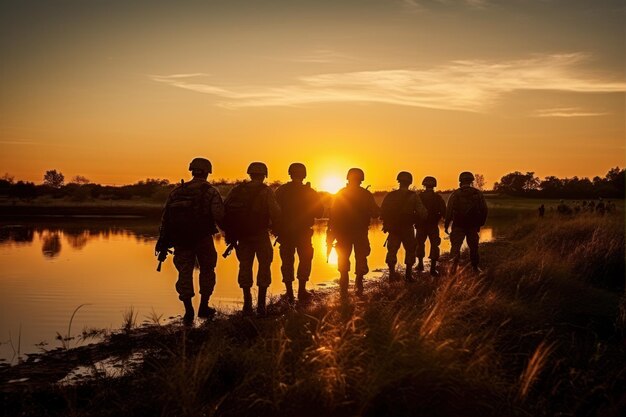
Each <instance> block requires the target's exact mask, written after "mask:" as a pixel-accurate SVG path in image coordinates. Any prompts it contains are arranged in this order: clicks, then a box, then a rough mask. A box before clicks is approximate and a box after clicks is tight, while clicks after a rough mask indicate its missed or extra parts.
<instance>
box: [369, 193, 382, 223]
mask: <svg viewBox="0 0 626 417" xmlns="http://www.w3.org/2000/svg"><path fill="white" fill-rule="evenodd" d="M369 200H370V217H371V218H373V219H377V218H378V217H380V207H378V204H376V200H375V199H374V194H372V193H369Z"/></svg>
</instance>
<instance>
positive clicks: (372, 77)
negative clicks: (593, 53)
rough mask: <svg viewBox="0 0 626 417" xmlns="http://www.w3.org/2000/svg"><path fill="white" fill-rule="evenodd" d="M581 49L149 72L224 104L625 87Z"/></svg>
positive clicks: (393, 100)
mask: <svg viewBox="0 0 626 417" xmlns="http://www.w3.org/2000/svg"><path fill="white" fill-rule="evenodd" d="M585 58H586V56H585V55H584V54H579V53H573V54H557V55H536V56H532V57H530V58H526V59H520V60H512V61H501V62H489V61H478V60H466V61H453V62H451V63H449V64H447V65H442V66H438V67H434V68H430V69H391V70H377V71H358V72H345V73H331V74H319V75H313V76H303V77H299V78H297V79H296V81H295V82H294V83H291V84H286V85H275V86H255V85H239V86H229V87H225V86H220V85H216V84H212V83H208V82H207V78H210V76H208V75H207V74H203V73H195V74H173V75H152V76H150V77H151V79H152V80H154V81H157V82H160V83H164V84H169V85H171V86H174V87H178V88H183V89H187V90H191V91H196V92H199V93H205V94H211V95H213V96H215V97H217V98H218V104H219V105H221V106H224V107H230V108H237V107H251V106H299V105H305V104H310V103H336V102H355V103H385V104H394V105H401V106H414V107H426V108H432V109H444V110H459V111H470V112H481V111H485V110H487V109H488V108H490V107H491V106H493V105H494V104H495V103H497V102H498V100H500V99H501V98H502V97H503V96H504V95H505V94H508V93H511V92H515V91H523V90H554V91H565V92H579V93H612V92H624V91H626V83H625V82H624V81H623V80H620V81H612V80H604V79H601V78H597V77H592V76H589V75H587V74H583V73H582V71H580V69H579V64H580V63H581V62H582V61H583V60H584V59H585Z"/></svg>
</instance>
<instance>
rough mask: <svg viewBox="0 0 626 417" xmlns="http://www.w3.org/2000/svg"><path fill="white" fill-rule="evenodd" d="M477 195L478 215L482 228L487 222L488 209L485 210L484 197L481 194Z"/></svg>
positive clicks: (485, 202)
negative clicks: (479, 215) (478, 198)
mask: <svg viewBox="0 0 626 417" xmlns="http://www.w3.org/2000/svg"><path fill="white" fill-rule="evenodd" d="M479 195H480V213H481V219H480V224H481V226H483V225H484V224H485V222H486V221H487V213H488V211H489V209H488V208H487V201H486V200H485V196H484V195H483V193H480V194H479Z"/></svg>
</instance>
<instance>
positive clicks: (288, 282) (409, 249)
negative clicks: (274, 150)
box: [155, 158, 487, 322]
mask: <svg viewBox="0 0 626 417" xmlns="http://www.w3.org/2000/svg"><path fill="white" fill-rule="evenodd" d="M189 170H190V171H191V174H192V177H193V178H192V179H191V180H190V181H187V182H184V181H183V182H181V184H180V185H178V186H177V187H176V188H175V189H174V190H173V191H172V192H171V193H170V195H169V197H168V199H167V202H166V204H165V207H164V209H163V216H162V221H161V227H160V233H159V239H158V241H157V243H156V247H155V252H156V255H157V256H158V259H159V261H160V262H161V261H163V260H165V258H166V256H167V254H168V253H172V252H171V251H170V249H171V248H173V249H174V252H173V253H174V265H175V267H176V269H177V270H178V280H177V282H176V291H177V292H178V295H179V299H180V300H181V301H182V302H183V304H184V307H185V314H184V317H183V319H184V321H185V322H191V321H193V319H194V316H195V311H194V308H193V305H192V301H191V300H192V298H193V297H194V295H195V293H194V285H193V271H194V267H195V266H196V265H198V266H199V269H200V276H199V281H200V282H199V284H200V285H199V287H200V288H199V290H200V291H199V292H200V306H199V309H198V317H204V318H208V317H211V316H212V315H213V314H214V313H215V310H214V309H213V308H211V307H210V306H209V299H210V297H211V294H212V293H213V289H214V287H215V266H216V264H217V258H218V256H217V251H216V249H215V245H214V242H213V235H214V234H216V233H218V228H219V229H221V230H222V231H223V232H224V235H225V240H226V244H227V245H228V247H227V250H226V252H225V253H224V256H228V254H229V253H230V252H231V251H232V250H234V251H235V253H236V256H237V259H238V261H239V274H238V283H239V287H240V288H241V289H242V292H243V300H244V303H243V313H244V314H252V313H253V307H252V293H251V288H252V286H253V271H252V268H253V263H254V259H255V257H256V259H257V262H258V271H257V276H256V285H257V287H258V300H257V314H258V315H260V316H263V315H265V313H266V298H267V288H268V287H269V285H270V283H271V269H270V266H271V263H272V260H273V253H274V251H273V246H272V242H271V234H273V235H274V236H276V241H275V242H274V245H275V244H277V243H278V244H280V250H279V253H280V257H281V262H282V263H281V273H282V278H283V279H282V280H283V283H284V284H285V289H286V293H285V296H286V298H287V299H288V300H289V301H290V302H293V301H295V294H294V290H293V282H294V281H295V280H296V279H297V280H298V292H297V297H298V300H299V301H306V300H308V299H309V298H310V296H311V295H310V293H309V292H308V291H307V288H306V285H307V281H308V280H309V277H310V275H311V263H312V260H313V245H312V243H311V238H312V235H313V229H312V227H313V225H314V222H315V219H318V218H322V217H323V216H324V214H325V213H324V212H325V208H324V205H323V202H322V199H321V198H320V195H319V194H318V193H317V192H316V191H315V190H313V189H312V188H311V184H310V183H304V179H305V178H306V176H307V171H306V167H305V166H304V165H303V164H301V163H293V164H291V165H290V167H289V170H288V173H289V176H290V177H291V181H289V182H287V183H285V184H283V185H281V186H280V187H278V189H277V190H276V191H275V192H274V191H273V190H272V189H271V188H270V187H269V186H268V185H266V184H265V179H266V178H267V176H268V169H267V166H266V165H265V164H264V163H262V162H253V163H251V164H250V165H249V166H248V170H247V174H248V175H249V177H250V180H249V181H245V182H243V183H241V184H238V185H236V186H235V187H233V188H232V190H231V191H230V192H229V194H228V195H227V196H226V199H225V200H222V197H221V196H220V193H219V192H218V190H217V189H216V188H215V187H213V186H212V185H211V184H209V182H208V181H207V178H208V175H209V174H211V173H212V170H213V169H212V165H211V162H210V161H209V160H207V159H205V158H195V159H193V160H192V161H191V163H190V165H189ZM364 180H365V174H364V172H363V170H361V169H360V168H351V169H350V170H349V171H348V174H347V184H346V186H345V187H344V188H342V189H341V190H340V191H338V192H337V194H336V195H335V196H334V198H333V202H332V205H331V207H330V210H329V213H328V229H327V235H326V243H327V245H328V247H329V248H331V247H333V246H334V247H335V248H336V251H337V257H338V270H339V274H340V277H339V287H340V294H341V295H342V297H345V296H347V294H348V288H349V281H350V280H349V272H350V255H351V253H352V251H354V260H355V266H354V273H355V280H354V289H355V293H356V294H357V295H361V294H362V293H363V281H364V276H365V275H366V274H367V273H368V271H369V269H368V264H367V257H368V255H369V254H370V250H371V248H370V243H369V239H368V228H369V225H370V222H371V220H372V219H376V218H378V217H381V218H382V221H383V231H385V232H387V233H388V238H387V241H386V243H385V245H386V247H387V257H386V262H387V264H388V266H389V278H390V280H391V281H396V280H398V279H399V277H398V273H397V271H396V264H397V253H398V250H399V249H400V246H403V247H404V250H405V259H404V264H405V277H404V279H405V281H406V282H413V281H414V280H415V279H414V277H413V266H414V264H415V262H416V260H417V268H416V269H417V271H418V272H421V271H424V257H425V242H426V240H427V239H428V240H430V254H429V257H430V274H431V275H433V276H438V275H439V272H438V270H437V261H438V259H439V245H440V243H441V238H440V236H439V222H440V221H441V219H442V218H444V219H445V222H444V225H445V233H447V234H449V235H450V241H451V257H452V267H451V271H452V272H453V273H454V272H455V271H456V269H457V267H458V262H459V258H460V253H461V246H462V244H463V241H464V240H465V241H466V242H467V244H468V246H469V250H470V260H471V265H472V268H473V269H474V270H478V262H479V257H478V241H479V230H480V227H482V226H483V225H484V224H485V221H486V218H487V205H486V203H485V199H484V197H483V195H482V193H481V192H480V191H479V190H477V189H476V188H474V187H472V183H473V181H474V176H473V175H472V173H470V172H463V173H461V175H460V176H459V183H460V187H459V188H458V189H457V190H456V191H454V192H453V193H452V195H451V196H450V198H449V200H448V204H447V206H446V203H445V202H444V200H443V198H442V197H441V196H440V195H439V194H437V193H436V192H435V191H434V188H435V187H436V186H437V180H436V179H435V178H434V177H431V176H428V177H425V178H424V180H423V181H422V185H423V186H424V187H425V190H424V191H422V192H421V193H419V194H418V193H416V192H414V191H412V190H410V189H409V187H410V186H411V184H412V183H413V177H412V175H411V174H410V173H409V172H404V171H403V172H400V173H399V174H398V176H397V181H398V183H399V188H398V189H397V190H395V191H392V192H390V193H388V194H387V195H386V196H385V198H384V200H383V202H382V205H381V207H378V205H377V204H376V201H375V199H374V195H373V194H372V193H371V192H370V191H369V190H368V189H366V188H363V187H362V186H361V184H362V183H363V181H364ZM450 224H451V225H452V228H451V231H450ZM296 254H297V255H298V261H299V262H298V267H297V269H295V268H294V264H295V255H296ZM159 267H160V263H159Z"/></svg>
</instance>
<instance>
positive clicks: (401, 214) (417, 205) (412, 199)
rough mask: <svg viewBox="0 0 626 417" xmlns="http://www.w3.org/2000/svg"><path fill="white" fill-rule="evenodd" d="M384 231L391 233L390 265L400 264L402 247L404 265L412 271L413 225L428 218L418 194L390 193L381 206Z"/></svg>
mask: <svg viewBox="0 0 626 417" xmlns="http://www.w3.org/2000/svg"><path fill="white" fill-rule="evenodd" d="M381 216H382V219H383V230H384V231H387V232H389V238H388V240H387V257H386V259H385V261H386V262H387V264H388V265H394V266H395V264H396V263H397V262H398V257H397V255H398V250H399V249H400V245H402V246H403V247H404V251H405V255H404V264H405V265H406V267H407V270H410V269H411V267H412V266H413V264H414V263H415V231H414V229H413V224H414V223H415V221H416V220H417V219H423V218H425V217H426V209H425V208H424V205H423V204H422V201H421V200H420V199H419V198H418V197H417V194H416V193H415V192H413V191H410V190H408V189H399V190H395V191H392V192H390V193H388V194H387V195H386V196H385V198H384V199H383V202H382V206H381Z"/></svg>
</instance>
